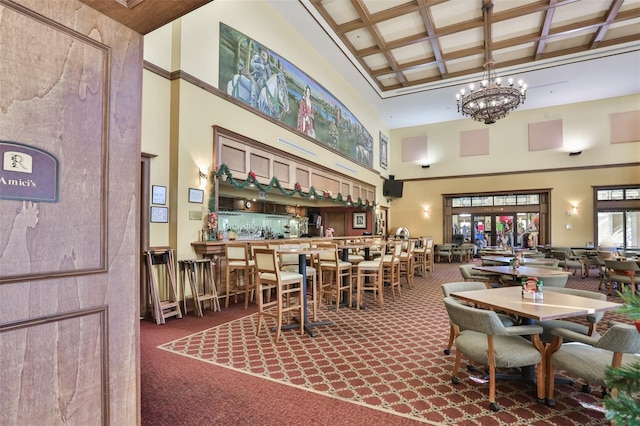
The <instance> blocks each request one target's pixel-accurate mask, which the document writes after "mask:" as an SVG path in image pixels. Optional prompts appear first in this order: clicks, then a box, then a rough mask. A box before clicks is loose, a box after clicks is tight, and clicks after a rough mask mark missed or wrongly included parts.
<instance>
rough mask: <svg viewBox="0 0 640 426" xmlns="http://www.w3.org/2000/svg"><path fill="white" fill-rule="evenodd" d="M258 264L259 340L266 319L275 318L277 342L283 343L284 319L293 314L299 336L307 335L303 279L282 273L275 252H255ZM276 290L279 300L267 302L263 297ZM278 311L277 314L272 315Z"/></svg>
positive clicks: (299, 275)
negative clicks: (295, 316)
mask: <svg viewBox="0 0 640 426" xmlns="http://www.w3.org/2000/svg"><path fill="white" fill-rule="evenodd" d="M254 253H255V263H256V269H257V270H258V282H257V291H256V293H257V297H256V299H257V302H258V326H257V329H256V336H258V335H259V334H260V330H261V328H262V320H263V319H264V317H271V318H274V319H275V321H276V327H275V330H276V338H275V340H276V342H277V341H278V339H280V332H281V330H282V324H283V317H285V316H287V319H288V320H289V321H290V320H291V318H290V314H291V313H295V314H296V315H297V321H298V323H299V325H300V327H299V330H300V334H301V335H302V334H304V297H305V295H304V294H303V291H302V286H303V283H302V279H303V277H302V275H301V274H299V273H297V272H289V271H281V270H280V267H279V264H278V257H277V254H276V253H277V252H276V250H275V249H264V248H257V249H255V252H254ZM273 288H275V289H276V297H275V299H273V300H270V301H265V300H264V293H265V292H270V291H271V290H272V289H273ZM274 310H275V312H273V311H274Z"/></svg>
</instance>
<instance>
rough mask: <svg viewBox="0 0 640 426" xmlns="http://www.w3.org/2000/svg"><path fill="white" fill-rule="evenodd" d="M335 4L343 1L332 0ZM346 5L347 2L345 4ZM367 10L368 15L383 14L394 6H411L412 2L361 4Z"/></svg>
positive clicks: (373, 0)
mask: <svg viewBox="0 0 640 426" xmlns="http://www.w3.org/2000/svg"><path fill="white" fill-rule="evenodd" d="M334 1H336V2H340V1H344V0H334ZM345 3H347V2H345ZM362 3H363V4H364V5H365V7H366V8H367V12H369V14H370V15H373V14H375V13H379V12H384V11H385V10H389V9H393V8H394V7H396V6H402V5H404V4H413V3H414V2H413V1H407V0H365V1H363V2H362Z"/></svg>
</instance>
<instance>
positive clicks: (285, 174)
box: [273, 159, 291, 188]
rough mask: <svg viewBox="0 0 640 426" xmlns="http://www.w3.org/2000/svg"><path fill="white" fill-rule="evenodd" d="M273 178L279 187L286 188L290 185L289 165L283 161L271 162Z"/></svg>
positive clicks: (275, 160)
mask: <svg viewBox="0 0 640 426" xmlns="http://www.w3.org/2000/svg"><path fill="white" fill-rule="evenodd" d="M273 176H275V177H276V179H278V181H279V182H280V185H282V186H283V187H285V188H288V187H289V186H290V185H291V165H290V164H288V163H285V162H284V161H283V160H279V159H274V160H273Z"/></svg>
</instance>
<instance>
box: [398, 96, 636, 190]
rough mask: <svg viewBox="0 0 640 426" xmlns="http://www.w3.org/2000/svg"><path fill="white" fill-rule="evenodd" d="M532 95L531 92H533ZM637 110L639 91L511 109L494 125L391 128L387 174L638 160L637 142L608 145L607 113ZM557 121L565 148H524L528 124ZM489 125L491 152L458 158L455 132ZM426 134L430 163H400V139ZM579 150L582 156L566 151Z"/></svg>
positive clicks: (454, 123) (463, 172) (462, 123)
mask: <svg viewBox="0 0 640 426" xmlns="http://www.w3.org/2000/svg"><path fill="white" fill-rule="evenodd" d="M531 96H534V95H533V94H532V95H531ZM638 109H640V94H637V95H630V96H622V97H617V98H609V99H603V100H599V101H592V102H582V103H577V104H567V105H560V106H554V107H549V108H540V109H533V110H526V111H516V112H514V113H511V114H509V116H507V117H506V118H503V119H502V120H498V122H496V123H495V124H491V125H488V126H487V125H485V124H482V123H478V122H475V121H473V120H471V119H468V118H466V119H462V120H457V121H451V122H446V123H438V124H431V125H424V126H415V127H407V128H403V129H394V130H392V131H391V134H390V137H391V147H390V152H391V158H392V160H393V161H392V163H391V165H390V169H389V170H390V173H391V174H394V175H395V176H396V179H411V178H421V177H425V178H430V177H441V176H445V177H446V176H459V175H473V174H478V173H497V172H513V171H518V170H545V169H546V170H553V169H559V168H566V167H584V166H599V165H602V164H620V163H628V162H633V161H635V162H637V161H639V160H640V143H638V142H640V141H638V142H631V143H619V144H611V143H609V141H610V132H611V130H610V124H609V115H610V114H611V113H614V112H624V111H636V110H638ZM551 120H562V136H563V142H564V146H563V147H562V148H559V149H553V150H541V151H529V136H528V130H529V123H540V122H545V121H551ZM486 128H488V129H489V140H490V141H489V144H490V147H489V149H490V154H489V155H479V156H470V157H461V156H460V132H463V131H469V130H474V129H486ZM413 136H426V137H427V144H428V155H429V162H430V164H431V167H430V168H428V169H422V168H421V167H420V161H419V160H420V159H417V158H416V159H412V161H407V162H403V161H402V139H403V138H407V137H413ZM574 150H581V151H582V155H580V156H578V157H569V155H568V153H569V152H570V151H574Z"/></svg>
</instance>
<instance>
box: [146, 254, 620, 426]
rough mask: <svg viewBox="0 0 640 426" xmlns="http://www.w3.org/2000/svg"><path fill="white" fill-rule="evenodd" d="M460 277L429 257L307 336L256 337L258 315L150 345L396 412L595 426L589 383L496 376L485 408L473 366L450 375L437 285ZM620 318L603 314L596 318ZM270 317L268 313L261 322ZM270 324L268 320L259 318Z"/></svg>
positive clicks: (426, 417)
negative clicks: (429, 269) (409, 282)
mask: <svg viewBox="0 0 640 426" xmlns="http://www.w3.org/2000/svg"><path fill="white" fill-rule="evenodd" d="M593 275H595V272H592V277H590V278H588V279H585V280H582V279H580V278H578V277H574V276H572V277H570V279H569V283H568V287H574V288H586V289H590V290H596V289H597V286H598V281H597V279H596V278H595V277H594V276H593ZM451 281H461V277H460V275H459V272H458V265H457V264H437V265H436V271H435V272H434V273H433V274H432V275H430V276H429V277H427V278H420V277H416V280H415V286H414V288H413V289H408V288H407V287H406V286H405V287H404V288H403V293H402V297H400V298H398V300H397V301H395V302H394V301H393V300H392V299H391V296H390V293H388V292H387V293H385V302H386V303H385V309H384V310H380V309H379V308H378V306H377V303H376V302H374V301H373V300H372V299H367V300H366V307H367V309H365V310H362V311H357V310H355V309H347V308H345V309H342V308H341V309H340V310H339V311H338V312H335V311H333V310H328V309H327V308H324V309H322V310H321V319H322V320H330V321H333V322H334V325H332V326H322V327H318V328H316V329H315V331H316V334H317V336H316V337H315V338H312V337H309V336H307V335H304V336H300V335H298V334H297V333H296V332H294V331H284V332H283V333H282V336H281V338H280V341H279V342H278V343H277V344H276V343H275V342H274V333H272V332H271V331H268V330H265V327H264V326H263V329H262V333H261V335H260V336H259V337H256V336H255V330H256V320H257V314H251V315H247V316H245V317H242V318H239V319H237V320H234V321H230V322H228V323H225V324H222V325H219V326H216V327H213V328H209V329H207V330H204V331H201V332H198V333H195V334H191V335H189V336H186V337H182V338H179V339H177V340H173V341H171V342H168V343H166V344H163V345H160V346H158V348H160V349H163V350H166V351H169V352H172V353H174V354H179V355H182V356H186V357H190V358H193V359H197V360H200V361H204V362H207V363H211V364H214V365H217V366H221V367H224V368H228V369H232V370H235V371H239V372H242V373H246V374H249V375H252V376H255V377H260V378H264V379H266V380H272V381H275V382H278V383H283V384H286V385H289V386H293V387H297V388H299V389H304V390H307V391H309V392H315V393H318V394H322V395H326V396H330V397H332V398H337V399H341V400H343V401H348V402H352V403H355V404H361V405H364V406H367V407H369V408H373V409H376V410H381V411H385V412H388V413H393V414H395V415H397V416H401V417H403V418H405V419H411V420H416V421H420V422H425V423H431V424H455V425H465V424H467V425H472V424H482V425H489V424H491V425H510V424H537V425H551V424H554V425H599V424H604V423H605V422H606V421H605V419H604V409H603V407H602V398H601V397H600V392H599V390H598V389H594V391H593V392H592V393H591V394H585V393H582V392H581V391H580V383H576V385H574V386H570V385H558V386H556V395H555V396H556V407H554V408H553V409H552V408H549V407H547V406H545V405H543V404H539V403H538V402H537V401H536V399H535V387H534V386H533V385H532V384H528V383H523V382H520V381H500V382H499V383H498V385H497V390H496V396H497V402H498V403H499V404H500V406H501V411H500V412H498V413H493V412H492V411H490V410H489V408H488V405H489V404H488V402H487V397H488V383H486V382H485V381H484V380H483V378H482V375H483V372H482V371H475V372H470V373H468V372H467V371H466V370H463V371H462V372H461V374H459V377H460V378H461V380H460V383H459V384H457V385H453V384H452V383H451V376H450V374H451V370H452V367H453V360H454V357H455V356H454V355H453V354H452V355H448V356H446V355H444V353H443V349H444V348H445V347H446V344H447V342H448V337H449V325H448V319H447V314H446V311H445V309H444V306H443V304H442V292H441V289H440V284H441V283H444V282H451ZM614 318H616V319H619V318H620V317H619V316H618V315H616V314H613V313H607V315H606V316H605V318H604V319H603V321H602V322H601V325H600V328H599V330H600V331H604V328H605V324H606V323H607V321H608V320H611V319H614ZM267 321H269V320H267ZM267 324H268V325H269V326H271V325H272V323H271V322H267Z"/></svg>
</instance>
